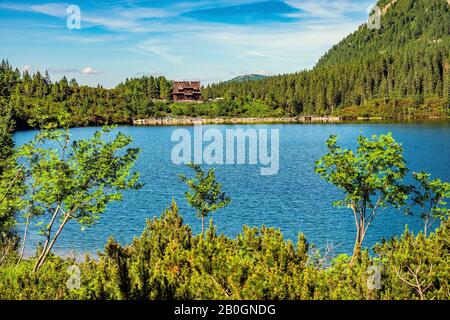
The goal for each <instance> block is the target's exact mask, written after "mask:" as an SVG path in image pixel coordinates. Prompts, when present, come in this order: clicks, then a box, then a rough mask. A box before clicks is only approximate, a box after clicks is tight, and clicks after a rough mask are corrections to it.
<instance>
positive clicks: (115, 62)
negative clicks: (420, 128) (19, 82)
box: [0, 0, 374, 87]
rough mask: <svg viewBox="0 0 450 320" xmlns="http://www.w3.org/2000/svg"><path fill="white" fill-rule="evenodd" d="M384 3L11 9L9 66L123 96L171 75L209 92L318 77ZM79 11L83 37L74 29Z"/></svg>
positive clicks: (6, 42) (193, 0)
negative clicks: (213, 87) (73, 15)
mask: <svg viewBox="0 0 450 320" xmlns="http://www.w3.org/2000/svg"><path fill="white" fill-rule="evenodd" d="M373 3H374V0H370V1H366V0H334V1H332V0H330V1H328V0H285V1H255V0H220V1H218V0H164V1H163V0H153V1H144V0H118V1H113V0H105V1H76V0H73V1H72V0H69V2H45V1H44V2H42V1H40V2H38V1H30V0H16V1H10V2H9V0H1V2H0V59H1V58H4V59H8V60H9V61H10V63H11V64H13V65H14V66H17V67H19V68H21V69H22V70H30V71H36V70H41V71H43V70H49V72H50V75H51V76H52V78H53V79H59V78H61V77H62V76H63V75H66V76H67V77H69V78H73V77H74V78H76V79H77V80H78V81H79V83H82V84H88V85H97V84H98V83H100V84H102V85H104V86H105V87H113V86H115V85H116V84H117V83H119V82H121V81H123V80H124V79H125V78H130V77H139V76H141V75H150V74H151V75H165V76H166V77H168V78H170V79H173V80H177V79H180V80H182V79H192V80H200V81H202V82H203V83H211V82H218V81H223V80H228V79H230V78H233V77H235V76H238V75H242V74H249V73H258V74H265V75H272V74H279V73H288V72H296V71H299V70H302V69H306V68H310V67H312V66H313V65H314V63H315V62H316V61H317V60H318V59H319V58H320V56H321V55H322V54H324V53H325V51H326V50H328V49H329V48H330V47H331V46H332V45H333V44H336V43H337V42H338V41H339V40H341V39H342V38H343V37H345V36H346V35H348V34H349V33H351V32H352V31H354V30H355V29H356V28H357V27H358V26H359V25H360V24H362V23H364V22H365V20H366V19H367V8H368V7H369V6H370V5H371V4H373ZM70 5H77V6H78V7H79V8H80V11H81V28H80V29H78V30H77V29H69V28H67V24H66V22H67V19H68V17H69V14H68V13H67V8H68V7H69V6H70Z"/></svg>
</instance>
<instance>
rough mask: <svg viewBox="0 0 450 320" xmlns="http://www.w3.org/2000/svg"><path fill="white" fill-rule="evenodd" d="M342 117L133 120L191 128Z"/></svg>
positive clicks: (336, 120)
mask: <svg viewBox="0 0 450 320" xmlns="http://www.w3.org/2000/svg"><path fill="white" fill-rule="evenodd" d="M343 120H344V119H343V118H342V117H307V116H301V117H284V118H190V117H185V118H148V119H135V120H133V125H135V126H192V125H196V124H203V125H207V124H289V123H340V122H342V121H343Z"/></svg>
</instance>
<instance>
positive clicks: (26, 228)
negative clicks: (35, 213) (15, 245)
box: [16, 216, 30, 268]
mask: <svg viewBox="0 0 450 320" xmlns="http://www.w3.org/2000/svg"><path fill="white" fill-rule="evenodd" d="M29 224H30V217H29V216H28V217H27V220H26V222H25V230H24V232H23V241H22V248H21V250H20V255H19V260H18V261H17V264H16V268H17V267H18V266H19V264H20V262H21V261H22V259H23V254H24V252H25V245H26V243H27V235H28V226H29Z"/></svg>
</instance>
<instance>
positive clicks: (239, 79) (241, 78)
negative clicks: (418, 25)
mask: <svg viewBox="0 0 450 320" xmlns="http://www.w3.org/2000/svg"><path fill="white" fill-rule="evenodd" d="M449 1H450V0H449ZM264 78H267V76H264V75H262V74H247V75H243V76H238V77H235V78H233V79H231V80H228V81H225V83H227V82H228V83H229V82H244V81H255V80H261V79H264Z"/></svg>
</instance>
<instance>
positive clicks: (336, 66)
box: [204, 0, 450, 117]
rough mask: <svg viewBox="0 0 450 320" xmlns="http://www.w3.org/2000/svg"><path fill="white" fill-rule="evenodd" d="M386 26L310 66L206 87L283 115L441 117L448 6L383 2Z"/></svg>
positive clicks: (358, 35)
mask: <svg viewBox="0 0 450 320" xmlns="http://www.w3.org/2000/svg"><path fill="white" fill-rule="evenodd" d="M378 5H379V6H380V7H381V8H383V9H382V12H383V15H382V19H381V29H380V30H371V29H368V28H367V26H366V25H363V26H361V27H360V28H359V29H358V30H357V31H356V32H354V33H353V34H351V35H349V36H348V37H347V38H345V39H344V40H342V41H341V42H340V43H339V44H337V45H336V46H334V47H333V48H332V49H331V50H330V51H329V52H327V53H326V54H325V55H324V56H323V57H322V58H321V59H320V60H319V62H318V63H317V65H316V66H315V67H314V68H313V69H312V70H309V71H303V72H299V73H296V74H287V75H280V76H275V77H270V78H266V79H263V80H260V81H257V82H244V83H222V84H216V85H212V86H210V87H208V88H206V89H205V90H204V95H205V96H206V97H207V98H217V97H224V98H227V99H231V100H234V101H236V102H237V104H238V105H246V104H252V103H254V101H260V102H263V103H264V104H266V105H267V106H269V107H270V108H272V109H273V110H276V109H279V108H281V109H282V111H283V112H278V113H283V114H286V115H297V114H331V113H334V114H343V115H372V116H385V117H404V116H425V115H427V116H430V115H436V116H444V115H446V114H448V112H449V111H448V110H449V105H450V98H449V94H450V37H449V34H450V4H449V3H448V1H447V0H399V1H387V0H384V1H379V3H378Z"/></svg>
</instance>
